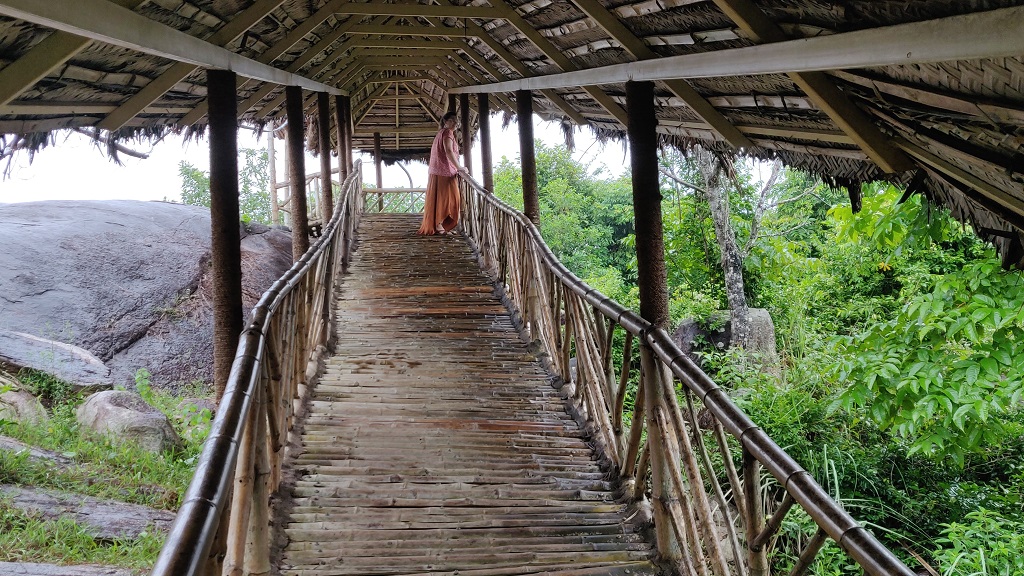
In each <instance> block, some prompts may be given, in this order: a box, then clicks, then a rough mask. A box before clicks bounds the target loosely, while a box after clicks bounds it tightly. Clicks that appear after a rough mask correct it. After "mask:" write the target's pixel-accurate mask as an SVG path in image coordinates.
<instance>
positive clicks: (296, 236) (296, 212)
mask: <svg viewBox="0 0 1024 576" xmlns="http://www.w3.org/2000/svg"><path fill="white" fill-rule="evenodd" d="M284 90H285V94H286V97H285V108H286V111H287V115H288V126H287V128H286V130H287V134H288V141H287V150H288V183H289V184H290V189H289V194H290V195H291V218H292V261H293V262H298V261H299V258H302V255H303V254H305V253H306V250H309V216H308V214H307V208H306V138H305V134H304V130H303V128H304V125H303V124H304V122H305V117H304V115H303V113H302V88H299V87H298V86H286V87H285V89H284Z"/></svg>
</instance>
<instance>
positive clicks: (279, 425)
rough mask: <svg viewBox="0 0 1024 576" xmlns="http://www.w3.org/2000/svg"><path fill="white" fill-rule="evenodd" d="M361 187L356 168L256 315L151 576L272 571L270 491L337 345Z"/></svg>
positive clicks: (244, 336)
mask: <svg viewBox="0 0 1024 576" xmlns="http://www.w3.org/2000/svg"><path fill="white" fill-rule="evenodd" d="M361 187H362V175H361V166H360V164H359V163H358V162H357V163H356V167H355V169H354V170H353V171H352V173H351V174H350V175H349V177H348V178H347V179H346V180H345V182H344V183H343V184H342V187H341V192H340V197H339V201H338V204H337V208H336V211H335V214H334V216H333V218H332V219H331V222H330V224H329V225H328V226H327V229H326V230H325V231H324V233H323V235H322V236H321V238H320V239H319V241H317V242H316V243H315V244H314V245H313V246H312V247H310V249H309V251H307V252H306V254H304V255H303V256H302V258H301V259H300V260H299V261H298V262H296V263H295V265H294V266H292V268H291V269H290V270H288V272H286V273H285V274H284V276H282V277H281V278H280V279H279V280H277V282H275V283H274V284H273V286H271V288H270V289H269V290H268V291H267V292H265V293H264V294H263V296H262V297H261V298H260V301H259V303H258V304H257V305H256V307H255V308H254V309H253V310H252V313H251V315H250V317H249V321H248V323H247V325H246V328H245V330H244V331H243V332H242V336H241V339H240V341H239V345H238V351H237V352H236V354H235V360H234V363H233V364H232V367H231V375H230V377H229V379H228V384H227V389H226V390H225V393H224V398H223V400H222V401H221V404H220V406H219V407H218V409H217V414H216V416H215V417H214V420H213V424H212V426H211V429H210V435H209V437H208V438H207V440H206V443H205V444H204V445H203V451H202V453H201V455H200V457H199V463H198V465H197V467H196V473H195V476H193V478H192V482H191V484H189V487H188V491H187V492H186V494H185V502H184V504H183V505H182V507H181V509H180V510H179V511H178V515H177V517H176V518H175V520H174V523H173V524H172V526H171V530H170V534H169V535H168V538H167V541H166V542H165V543H164V547H163V549H162V550H161V551H160V555H159V557H158V558H157V562H156V566H155V567H154V568H153V572H152V574H153V575H154V576H191V575H196V574H204V575H214V574H218V575H219V574H221V573H225V574H228V573H243V572H244V573H255V574H265V573H268V572H269V571H270V534H269V530H268V528H269V524H270V495H271V494H273V493H274V492H275V491H276V490H277V488H278V486H279V485H280V483H281V478H282V475H281V464H282V462H283V460H284V457H285V451H286V446H287V438H288V434H289V432H290V431H291V429H292V425H293V423H294V421H295V418H296V417H297V416H298V410H299V409H300V408H301V406H302V402H303V399H304V396H305V393H306V391H307V386H308V385H309V383H310V381H311V380H312V379H313V378H315V377H316V371H317V362H318V360H319V358H320V355H321V354H322V353H323V352H324V351H325V350H326V349H327V348H328V347H329V346H330V344H331V343H330V341H329V340H330V334H331V332H332V330H331V315H330V314H331V308H330V300H331V298H330V294H331V292H332V290H333V280H334V277H335V276H336V275H337V273H338V272H339V270H340V269H341V268H343V267H344V266H347V263H348V258H349V253H350V251H351V249H352V241H353V238H354V236H355V229H356V227H357V225H358V221H359V216H360V215H361V214H362V213H363V205H362V203H363V195H362V194H360V193H359V191H360V188H361ZM254 407H255V408H256V409H254Z"/></svg>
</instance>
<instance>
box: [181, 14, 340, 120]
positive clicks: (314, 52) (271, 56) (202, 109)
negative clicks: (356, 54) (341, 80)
mask: <svg viewBox="0 0 1024 576" xmlns="http://www.w3.org/2000/svg"><path fill="white" fill-rule="evenodd" d="M345 1H347V0H331V1H330V2H328V3H327V4H326V5H325V6H324V7H323V8H321V9H320V10H317V11H316V12H315V13H313V15H312V16H310V17H309V18H306V19H305V20H303V21H302V22H301V23H300V24H299V25H298V26H296V27H295V28H293V29H292V30H290V31H289V32H288V34H286V35H285V37H284V39H283V40H281V41H280V42H278V43H277V44H274V45H273V46H271V47H270V48H268V49H267V50H266V51H265V52H263V53H262V54H260V55H259V58H257V61H259V62H263V63H264V64H270V63H271V62H273V61H274V60H277V58H279V57H280V56H281V55H282V54H284V53H285V52H287V51H288V50H289V49H291V47H292V46H294V45H295V44H296V43H297V42H299V41H300V40H302V39H303V38H305V37H306V36H307V35H308V34H309V33H310V32H312V31H313V30H314V29H316V27H317V26H319V25H320V24H323V22H324V21H325V20H327V18H328V17H330V16H331V15H333V14H334V10H335V9H336V8H337V7H338V6H340V5H341V4H343V3H344V2H345ZM355 24H356V23H355V21H354V19H349V20H346V21H345V22H344V23H342V24H340V25H338V27H337V28H335V29H334V30H333V31H331V32H328V33H327V34H324V35H323V37H322V38H321V39H320V42H317V43H316V44H315V45H314V46H313V47H311V48H308V49H306V50H304V51H303V52H302V55H300V56H299V57H298V58H297V59H296V60H295V61H294V62H292V63H291V64H289V65H288V67H287V68H285V71H287V72H298V71H299V70H301V69H302V67H304V66H305V65H306V64H307V63H309V61H310V60H312V59H313V58H316V57H317V56H318V55H319V54H320V53H321V52H323V51H324V50H326V49H327V48H329V47H331V46H332V45H334V43H335V42H337V41H338V38H340V37H341V36H342V35H344V34H345V32H346V31H347V30H348V29H349V28H351V27H352V26H355ZM316 74H317V72H315V71H310V72H309V73H308V74H307V75H308V77H310V78H315V77H316ZM275 88H277V85H275V84H267V85H266V86H264V87H262V88H260V89H259V90H257V92H256V94H253V95H252V96H250V97H249V98H247V99H246V100H245V101H244V102H243V103H242V104H241V105H240V106H239V112H240V113H241V114H245V113H246V112H248V111H249V109H250V108H252V107H253V106H255V105H256V103H257V102H259V101H260V100H262V99H263V98H264V97H266V95H267V94H270V92H272V91H273V90H274V89H275ZM205 114H206V104H205V103H204V102H200V103H199V104H198V105H197V106H196V108H195V110H193V111H192V112H190V113H189V114H188V115H186V116H185V117H184V118H182V119H181V120H180V121H179V122H178V123H179V124H180V125H182V126H191V125H192V124H195V123H196V122H197V121H199V120H200V119H201V118H202V117H203V115H205Z"/></svg>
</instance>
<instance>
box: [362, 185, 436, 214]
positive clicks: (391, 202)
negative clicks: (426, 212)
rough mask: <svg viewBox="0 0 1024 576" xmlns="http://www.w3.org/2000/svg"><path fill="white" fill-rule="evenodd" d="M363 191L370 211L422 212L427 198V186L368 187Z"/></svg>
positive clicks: (367, 209)
mask: <svg viewBox="0 0 1024 576" xmlns="http://www.w3.org/2000/svg"><path fill="white" fill-rule="evenodd" d="M363 193H364V195H365V196H366V200H365V206H366V211H367V212H368V213H371V212H387V213H398V214H410V213H414V212H420V213H422V212H423V205H424V202H425V201H426V198H427V189H426V188H366V189H365V190H364V191H363Z"/></svg>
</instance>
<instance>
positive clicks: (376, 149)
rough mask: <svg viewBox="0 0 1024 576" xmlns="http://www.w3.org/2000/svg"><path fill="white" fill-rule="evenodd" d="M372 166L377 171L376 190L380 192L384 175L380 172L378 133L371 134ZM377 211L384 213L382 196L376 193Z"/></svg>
mask: <svg viewBox="0 0 1024 576" xmlns="http://www.w3.org/2000/svg"><path fill="white" fill-rule="evenodd" d="M373 166H374V168H376V169H377V190H380V189H381V188H383V187H384V174H383V172H382V171H381V153H380V132H374V133H373ZM377 211H378V212H383V211H384V194H383V193H381V192H378V193H377Z"/></svg>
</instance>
